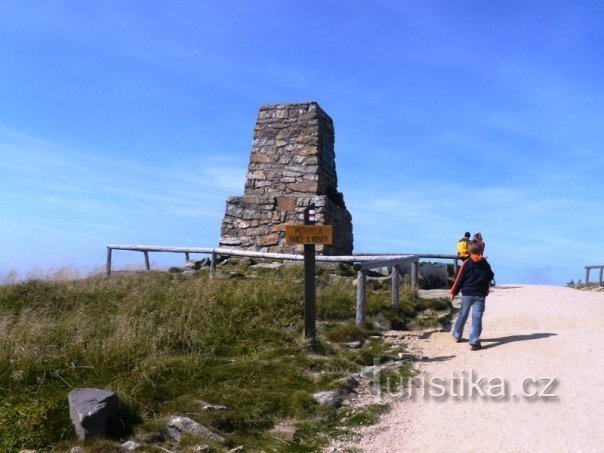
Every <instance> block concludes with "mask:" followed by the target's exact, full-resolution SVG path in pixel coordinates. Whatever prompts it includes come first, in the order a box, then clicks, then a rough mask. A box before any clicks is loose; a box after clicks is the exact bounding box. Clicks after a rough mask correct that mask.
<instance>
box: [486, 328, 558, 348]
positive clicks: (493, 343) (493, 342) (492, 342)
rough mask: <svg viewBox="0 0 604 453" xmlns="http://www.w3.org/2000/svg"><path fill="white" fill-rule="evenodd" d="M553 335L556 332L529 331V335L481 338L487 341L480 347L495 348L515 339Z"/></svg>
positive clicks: (522, 339) (523, 339) (525, 339)
mask: <svg viewBox="0 0 604 453" xmlns="http://www.w3.org/2000/svg"><path fill="white" fill-rule="evenodd" d="M554 335H558V334H557V333H548V332H544V333H531V334H529V335H510V336H508V337H500V338H488V339H487V338H484V339H481V340H480V342H481V343H489V344H485V345H483V346H482V349H490V348H495V347H497V346H501V345H503V344H507V343H513V342H515V341H528V340H540V339H542V338H548V337H552V336H554Z"/></svg>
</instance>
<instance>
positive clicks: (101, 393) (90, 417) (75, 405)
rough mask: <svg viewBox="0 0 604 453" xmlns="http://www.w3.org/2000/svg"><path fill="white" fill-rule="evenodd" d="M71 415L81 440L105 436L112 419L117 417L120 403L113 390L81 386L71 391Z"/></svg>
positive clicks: (69, 399) (69, 400)
mask: <svg viewBox="0 0 604 453" xmlns="http://www.w3.org/2000/svg"><path fill="white" fill-rule="evenodd" d="M67 399H68V402H69V415H70V417H71V421H72V423H73V426H74V428H75V432H76V435H77V436H78V439H80V440H86V439H92V438H95V437H96V438H104V437H106V436H107V434H108V433H107V427H108V424H109V422H110V420H112V419H115V418H117V415H118V409H119V403H118V398H117V395H116V394H115V393H113V392H110V391H108V390H103V389H96V388H79V389H75V390H72V391H71V392H69V395H68V397H67Z"/></svg>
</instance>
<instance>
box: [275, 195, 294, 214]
mask: <svg viewBox="0 0 604 453" xmlns="http://www.w3.org/2000/svg"><path fill="white" fill-rule="evenodd" d="M277 209H279V210H281V211H294V210H295V209H296V199H295V198H294V197H277Z"/></svg>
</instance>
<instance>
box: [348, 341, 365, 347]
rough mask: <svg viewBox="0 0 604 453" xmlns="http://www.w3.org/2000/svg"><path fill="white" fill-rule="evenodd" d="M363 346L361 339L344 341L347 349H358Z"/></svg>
mask: <svg viewBox="0 0 604 453" xmlns="http://www.w3.org/2000/svg"><path fill="white" fill-rule="evenodd" d="M362 346H363V342H362V341H360V340H359V341H351V342H350V343H346V347H347V348H349V349H359V348H361V347H362Z"/></svg>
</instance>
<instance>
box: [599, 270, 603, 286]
mask: <svg viewBox="0 0 604 453" xmlns="http://www.w3.org/2000/svg"><path fill="white" fill-rule="evenodd" d="M603 273H604V266H602V267H600V285H599V286H602V274H603Z"/></svg>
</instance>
